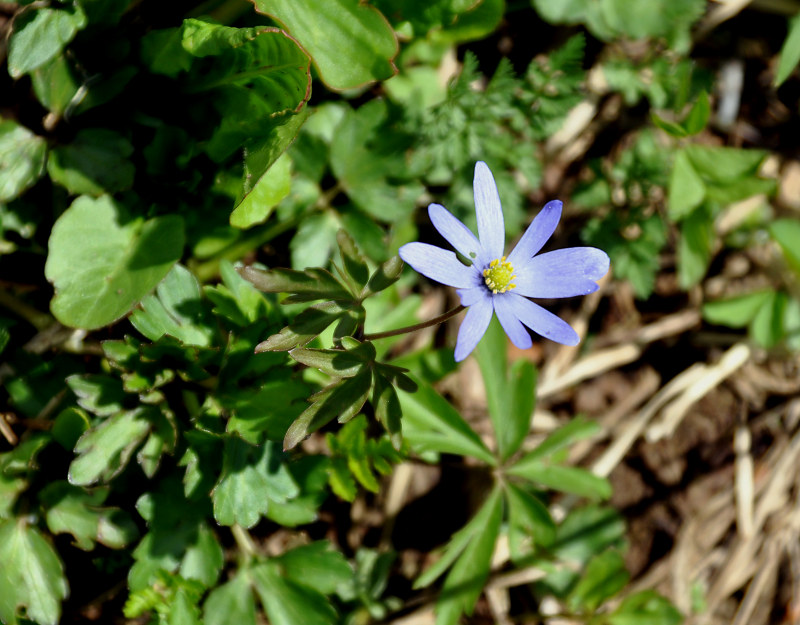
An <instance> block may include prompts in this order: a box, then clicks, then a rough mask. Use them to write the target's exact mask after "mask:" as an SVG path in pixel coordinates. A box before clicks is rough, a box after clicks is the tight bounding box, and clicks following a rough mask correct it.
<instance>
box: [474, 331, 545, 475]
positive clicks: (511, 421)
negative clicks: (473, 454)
mask: <svg viewBox="0 0 800 625" xmlns="http://www.w3.org/2000/svg"><path fill="white" fill-rule="evenodd" d="M506 353H507V343H506V335H505V332H503V329H502V327H501V326H500V322H498V321H497V319H492V323H490V324H489V329H488V330H487V331H486V334H484V335H483V338H482V339H481V342H480V343H479V344H478V353H477V356H478V364H479V365H480V369H481V375H482V376H483V385H484V388H485V389H486V399H487V402H488V404H489V416H490V417H491V419H492V426H493V428H494V432H495V437H496V439H497V447H498V451H499V454H500V459H501V460H506V459H507V458H508V457H509V456H511V455H512V454H513V453H514V452H516V451H517V450H518V449H519V446H520V445H521V444H522V441H523V440H524V438H525V435H526V434H527V433H528V430H529V428H530V423H531V417H532V416H533V407H534V403H535V400H536V370H535V369H534V367H533V365H532V364H531V363H530V362H527V361H525V360H520V361H517V362H516V363H514V366H513V367H512V369H511V372H510V373H509V371H508V367H507V365H506Z"/></svg>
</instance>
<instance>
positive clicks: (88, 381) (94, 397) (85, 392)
mask: <svg viewBox="0 0 800 625" xmlns="http://www.w3.org/2000/svg"><path fill="white" fill-rule="evenodd" d="M66 382H67V386H69V388H70V390H71V391H72V392H73V393H75V396H76V397H77V398H78V405H79V406H80V407H81V408H83V409H84V410H88V411H89V412H91V413H93V414H96V415H98V416H101V417H104V416H108V415H112V414H114V413H116V412H119V411H120V410H122V409H123V407H124V402H125V400H126V398H128V396H127V395H126V393H125V391H124V390H123V388H122V383H121V381H120V380H119V378H114V377H111V376H108V375H91V374H89V375H71V376H69V377H68V378H67V380H66Z"/></svg>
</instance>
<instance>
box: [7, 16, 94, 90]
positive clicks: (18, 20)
mask: <svg viewBox="0 0 800 625" xmlns="http://www.w3.org/2000/svg"><path fill="white" fill-rule="evenodd" d="M13 25H14V26H13V28H12V30H11V37H10V39H9V42H8V73H9V74H11V77H12V78H19V77H20V76H22V75H23V74H27V73H28V72H30V71H33V70H35V69H36V68H37V67H41V66H42V65H44V64H45V63H47V62H48V61H49V60H51V59H52V58H54V57H56V56H57V55H58V54H59V53H60V52H61V50H63V49H64V46H66V45H67V44H68V43H69V42H70V41H72V39H73V37H75V35H76V34H77V32H78V31H79V30H80V29H81V28H83V27H84V26H86V15H85V14H84V13H83V10H82V9H81V7H80V5H78V4H77V3H76V4H74V5H73V6H63V5H61V6H59V8H49V7H40V6H36V7H33V6H31V7H28V8H27V9H25V10H23V11H22V12H20V14H19V15H17V16H16V17H15V19H14V21H13Z"/></svg>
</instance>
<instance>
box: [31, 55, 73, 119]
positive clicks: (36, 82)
mask: <svg viewBox="0 0 800 625" xmlns="http://www.w3.org/2000/svg"><path fill="white" fill-rule="evenodd" d="M31 82H32V84H33V91H34V93H35V94H36V97H37V98H38V99H39V102H41V103H42V106H44V107H45V108H46V109H48V110H49V111H50V112H51V113H52V114H53V115H54V116H56V119H58V118H60V117H62V116H63V115H64V113H65V112H66V111H68V110H70V108H71V107H74V106H75V105H76V104H77V101H78V99H79V98H76V96H77V95H78V92H79V90H80V88H81V84H80V82H79V81H78V80H76V78H75V75H74V74H73V71H72V68H71V67H70V63H69V61H68V60H67V58H66V57H65V56H63V55H62V56H57V57H55V58H54V59H53V60H52V61H50V62H49V63H46V64H44V65H43V66H42V67H40V68H39V69H37V70H34V72H33V73H32V74H31Z"/></svg>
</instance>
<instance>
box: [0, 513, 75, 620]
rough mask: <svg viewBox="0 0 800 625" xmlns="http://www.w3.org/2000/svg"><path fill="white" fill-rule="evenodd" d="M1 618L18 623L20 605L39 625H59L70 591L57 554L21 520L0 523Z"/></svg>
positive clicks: (39, 535) (26, 614)
mask: <svg viewBox="0 0 800 625" xmlns="http://www.w3.org/2000/svg"><path fill="white" fill-rule="evenodd" d="M0 584H1V585H2V588H3V592H2V593H0V620H2V621H3V622H4V623H7V624H8V625H16V623H17V614H18V611H19V608H22V607H24V608H25V616H26V617H27V618H28V619H32V620H34V621H35V622H37V623H39V624H40V625H56V623H58V621H59V617H60V615H61V602H62V601H63V600H64V599H65V598H66V597H67V594H68V593H69V586H68V585H67V580H66V578H65V577H64V569H63V565H62V563H61V560H60V558H59V557H58V553H57V552H56V551H55V549H53V547H52V546H51V545H50V543H48V542H47V541H46V540H45V539H44V538H43V537H42V535H41V533H39V531H38V530H37V529H36V528H35V527H31V526H29V525H28V524H27V523H26V522H25V521H24V520H22V519H10V520H8V521H5V522H3V523H0Z"/></svg>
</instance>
